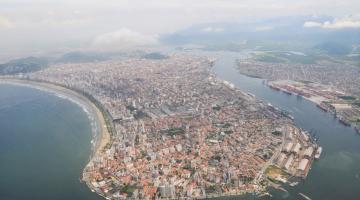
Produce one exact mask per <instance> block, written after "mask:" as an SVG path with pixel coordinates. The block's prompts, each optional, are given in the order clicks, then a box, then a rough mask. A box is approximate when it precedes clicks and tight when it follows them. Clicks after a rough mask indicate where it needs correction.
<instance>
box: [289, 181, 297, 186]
mask: <svg viewBox="0 0 360 200" xmlns="http://www.w3.org/2000/svg"><path fill="white" fill-rule="evenodd" d="M297 184H299V182H292V183H290V184H289V185H290V186H291V187H294V186H296V185H297Z"/></svg>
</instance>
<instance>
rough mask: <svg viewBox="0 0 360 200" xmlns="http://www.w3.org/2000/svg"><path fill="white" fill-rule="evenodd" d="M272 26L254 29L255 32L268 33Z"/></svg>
mask: <svg viewBox="0 0 360 200" xmlns="http://www.w3.org/2000/svg"><path fill="white" fill-rule="evenodd" d="M272 29H273V27H272V26H258V27H256V28H255V30H256V31H269V30H272Z"/></svg>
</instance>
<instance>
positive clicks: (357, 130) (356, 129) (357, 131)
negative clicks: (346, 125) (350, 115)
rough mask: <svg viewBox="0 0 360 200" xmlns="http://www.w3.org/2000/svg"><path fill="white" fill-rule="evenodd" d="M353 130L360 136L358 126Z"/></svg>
mask: <svg viewBox="0 0 360 200" xmlns="http://www.w3.org/2000/svg"><path fill="white" fill-rule="evenodd" d="M354 129H355V131H356V133H357V134H360V130H359V127H358V126H355V127H354Z"/></svg>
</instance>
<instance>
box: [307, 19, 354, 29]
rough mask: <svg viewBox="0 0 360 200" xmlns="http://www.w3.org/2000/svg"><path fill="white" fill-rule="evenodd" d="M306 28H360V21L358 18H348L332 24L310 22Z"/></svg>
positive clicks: (327, 22)
mask: <svg viewBox="0 0 360 200" xmlns="http://www.w3.org/2000/svg"><path fill="white" fill-rule="evenodd" d="M304 27H306V28H311V27H319V28H325V29H343V28H360V19H359V18H357V17H346V18H341V19H335V20H333V21H332V22H330V21H326V22H314V21H308V22H305V23H304Z"/></svg>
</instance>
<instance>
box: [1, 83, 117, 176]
mask: <svg viewBox="0 0 360 200" xmlns="http://www.w3.org/2000/svg"><path fill="white" fill-rule="evenodd" d="M0 84H9V85H16V86H22V87H30V88H34V89H37V90H41V91H44V92H48V93H51V94H53V95H56V96H58V97H60V98H64V99H67V100H69V101H71V102H73V103H75V104H77V105H78V106H80V107H81V108H82V109H83V110H84V112H86V114H87V116H88V118H89V119H90V121H91V129H92V132H93V133H92V134H93V139H92V147H91V148H92V152H91V154H90V158H89V162H88V163H87V164H86V166H84V170H85V169H86V167H87V165H88V164H89V163H91V162H92V159H93V158H94V157H96V156H98V155H100V154H102V153H103V151H102V150H103V149H104V148H105V147H106V145H107V144H108V143H109V142H110V141H111V134H110V133H109V131H108V129H107V125H106V119H105V116H104V114H103V113H102V112H101V110H100V109H99V108H98V106H97V105H96V104H95V103H94V102H92V101H91V100H90V99H89V98H87V97H86V96H84V95H83V94H80V93H79V92H76V91H74V90H71V89H69V88H65V87H62V86H59V85H55V84H52V83H45V82H40V81H36V80H24V79H16V78H7V77H6V78H4V77H2V78H0Z"/></svg>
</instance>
